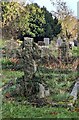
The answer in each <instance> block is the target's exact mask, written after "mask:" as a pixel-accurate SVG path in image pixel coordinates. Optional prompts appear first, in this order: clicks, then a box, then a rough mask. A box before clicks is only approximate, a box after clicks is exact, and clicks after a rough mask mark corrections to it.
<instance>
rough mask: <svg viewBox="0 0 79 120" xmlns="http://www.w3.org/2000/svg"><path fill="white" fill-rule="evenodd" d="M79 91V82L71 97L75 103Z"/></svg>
mask: <svg viewBox="0 0 79 120" xmlns="http://www.w3.org/2000/svg"><path fill="white" fill-rule="evenodd" d="M78 91H79V81H77V82H76V83H75V85H74V87H73V89H72V92H71V94H70V96H72V97H73V101H75V100H77V94H78Z"/></svg>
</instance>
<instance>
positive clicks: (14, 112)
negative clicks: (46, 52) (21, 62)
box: [2, 68, 79, 118]
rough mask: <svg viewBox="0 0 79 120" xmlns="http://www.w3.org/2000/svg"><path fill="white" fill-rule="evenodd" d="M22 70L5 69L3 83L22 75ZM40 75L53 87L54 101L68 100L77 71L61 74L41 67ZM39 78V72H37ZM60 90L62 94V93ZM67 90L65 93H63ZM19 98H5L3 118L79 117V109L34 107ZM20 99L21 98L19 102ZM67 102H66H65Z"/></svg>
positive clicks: (52, 96)
mask: <svg viewBox="0 0 79 120" xmlns="http://www.w3.org/2000/svg"><path fill="white" fill-rule="evenodd" d="M22 75H23V72H22V71H14V70H3V76H2V84H3V85H5V84H6V83H7V82H9V81H10V80H15V78H18V77H21V76H22ZM40 75H41V77H42V78H43V79H44V81H46V83H47V84H48V86H49V87H51V96H50V98H48V99H52V100H53V101H54V102H55V101H56V102H61V101H66V100H67V98H68V93H69V92H67V90H68V88H69V87H70V86H71V85H72V83H73V81H74V78H75V77H76V75H77V73H75V72H73V73H72V72H66V73H62V72H61V75H60V72H58V71H55V70H48V69H45V68H42V69H40ZM36 76H37V77H38V78H39V73H37V74H36ZM60 90H61V91H62V94H61V95H60ZM64 91H65V94H63V93H64ZM16 99H17V100H9V99H4V98H3V102H2V116H3V118H37V117H38V118H78V116H79V111H75V109H74V110H70V108H68V107H67V108H65V107H61V106H59V107H52V106H50V105H47V106H43V107H40V108H37V107H33V106H32V105H31V104H28V102H27V101H25V98H21V97H17V98H16ZM18 99H21V101H20V102H18ZM64 104H65V102H64Z"/></svg>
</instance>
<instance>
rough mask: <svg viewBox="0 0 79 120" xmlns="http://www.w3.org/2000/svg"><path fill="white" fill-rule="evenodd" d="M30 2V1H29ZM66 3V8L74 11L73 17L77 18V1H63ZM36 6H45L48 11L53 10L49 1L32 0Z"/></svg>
mask: <svg viewBox="0 0 79 120" xmlns="http://www.w3.org/2000/svg"><path fill="white" fill-rule="evenodd" d="M31 1H32V0H31ZM63 1H65V2H66V3H67V6H68V7H69V8H70V9H72V11H74V16H77V2H78V1H79V0H63ZM34 2H36V3H38V5H40V6H41V7H42V6H45V7H46V8H47V9H48V10H49V11H52V10H53V6H52V5H51V2H50V0H34Z"/></svg>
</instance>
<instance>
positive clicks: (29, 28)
mask: <svg viewBox="0 0 79 120" xmlns="http://www.w3.org/2000/svg"><path fill="white" fill-rule="evenodd" d="M1 7H2V11H3V12H2V24H3V27H2V31H3V36H4V38H12V37H14V38H16V39H17V37H19V38H23V37H24V36H26V37H34V38H35V37H36V38H37V37H39V38H41V37H49V38H52V37H53V36H56V35H57V34H59V33H60V31H61V25H60V24H59V21H58V19H57V18H55V19H53V17H52V14H51V13H50V12H49V11H47V9H46V8H44V7H43V8H40V7H39V6H38V4H36V3H32V4H27V5H26V6H23V5H21V4H19V3H17V2H2V3H1Z"/></svg>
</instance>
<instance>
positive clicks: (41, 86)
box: [39, 83, 45, 98]
mask: <svg viewBox="0 0 79 120" xmlns="http://www.w3.org/2000/svg"><path fill="white" fill-rule="evenodd" d="M44 97H45V87H44V86H43V85H42V84H40V83H39V98H44Z"/></svg>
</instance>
